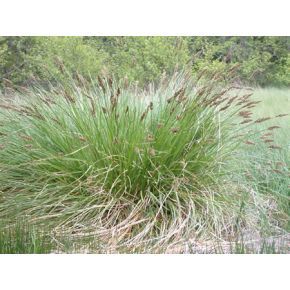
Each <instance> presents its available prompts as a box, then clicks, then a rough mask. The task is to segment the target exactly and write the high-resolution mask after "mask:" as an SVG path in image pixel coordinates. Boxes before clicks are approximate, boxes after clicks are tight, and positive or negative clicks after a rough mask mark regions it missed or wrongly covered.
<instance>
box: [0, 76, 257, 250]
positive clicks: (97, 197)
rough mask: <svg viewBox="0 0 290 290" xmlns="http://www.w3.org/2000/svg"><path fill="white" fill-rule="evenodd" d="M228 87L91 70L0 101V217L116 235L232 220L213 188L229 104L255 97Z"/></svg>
mask: <svg viewBox="0 0 290 290" xmlns="http://www.w3.org/2000/svg"><path fill="white" fill-rule="evenodd" d="M237 90H238V88H236V87H231V86H229V87H220V86H219V85H218V84H217V82H215V81H214V80H212V81H211V82H208V83H206V84H204V83H199V82H198V81H197V80H192V79H190V78H189V77H187V76H185V75H182V74H177V75H175V76H174V77H173V78H172V79H169V80H168V81H164V80H163V81H162V83H161V84H160V86H159V87H157V88H154V87H153V86H149V87H148V88H147V89H146V90H141V89H139V88H138V87H136V86H134V85H128V84H126V86H125V85H123V84H122V81H119V82H116V81H113V80H112V79H110V78H107V79H104V78H101V77H99V78H98V79H96V80H92V82H91V84H89V85H88V84H86V83H80V81H78V82H74V81H70V82H67V83H66V84H64V85H60V86H58V87H51V88H50V89H47V90H46V89H44V88H41V87H38V88H34V89H32V90H30V92H29V93H27V92H26V93H25V94H24V93H23V94H19V95H18V97H17V98H15V99H14V100H12V101H10V102H7V101H1V111H0V114H1V115H0V122H1V129H0V144H1V151H0V160H1V161H0V170H1V176H0V191H1V195H0V216H5V217H7V216H9V217H16V216H18V215H25V216H29V217H30V218H31V219H32V220H33V221H39V222H45V223H48V224H50V225H53V226H54V227H66V228H67V229H68V230H69V231H70V232H71V233H78V232H83V231H90V232H92V233H94V234H96V235H98V236H101V237H103V238H105V239H109V240H110V241H111V242H112V241H115V242H116V243H120V241H122V243H125V244H126V245H132V244H136V243H139V242H142V241H146V242H148V241H149V242H152V241H156V243H157V242H158V243H163V242H167V241H174V240H179V239H181V238H185V237H187V236H188V235H199V234H201V233H202V232H203V231H204V230H205V229H208V230H209V231H216V230H217V229H218V230H219V231H221V232H222V231H226V230H228V228H229V227H230V228H232V225H230V226H229V224H228V221H226V218H227V217H229V219H232V216H233V211H234V210H235V209H236V205H237V203H235V202H234V203H233V202H232V201H233V200H234V197H233V196H231V197H228V196H227V195H224V194H223V193H221V194H219V193H216V192H217V190H213V188H218V186H217V184H222V183H223V178H224V174H225V173H226V171H225V170H224V169H225V167H226V166H225V165H226V163H227V162H228V161H229V160H230V159H231V158H232V155H233V154H232V152H233V150H234V149H235V148H236V147H237V146H238V145H239V143H240V140H239V139H237V138H234V137H235V136H236V135H237V130H238V129H237V128H240V126H238V127H237V128H236V126H235V124H234V123H235V120H236V116H237V114H238V113H239V112H240V111H242V110H250V109H251V108H253V107H254V106H255V105H256V104H257V102H252V101H251V100H250V99H249V97H250V94H246V95H240V94H238V93H237ZM231 92H233V93H231ZM248 115H249V113H247V114H246V115H245V113H243V114H242V115H241V116H243V117H247V116H248ZM237 196H239V193H237ZM233 204H234V205H233ZM231 205H233V206H232V207H231ZM218 213H220V214H221V216H219V214H218ZM207 214H208V216H207ZM219 217H221V219H220V220H219Z"/></svg>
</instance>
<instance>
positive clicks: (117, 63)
mask: <svg viewBox="0 0 290 290" xmlns="http://www.w3.org/2000/svg"><path fill="white" fill-rule="evenodd" d="M289 50H290V42H289V37H230V36H229V37H0V84H1V85H2V86H3V85H5V80H6V79H8V80H10V81H12V83H14V84H16V85H29V84H31V83H33V82H34V81H35V79H36V78H37V79H39V81H41V82H42V83H43V82H44V83H47V82H48V81H55V80H59V79H61V78H62V75H61V74H60V73H59V70H58V69H57V66H58V64H57V62H58V61H57V60H59V59H60V60H61V61H62V62H63V63H64V65H65V67H66V69H67V70H68V71H70V72H71V73H75V72H79V73H81V74H82V75H84V76H85V77H86V78H90V76H92V77H94V76H95V75H97V74H99V73H102V74H105V75H106V74H110V75H114V76H115V77H127V78H128V80H129V81H138V82H139V83H141V84H144V83H147V82H149V81H156V80H157V79H158V77H159V76H160V75H161V74H162V73H164V72H166V73H169V74H170V73H172V72H173V71H174V70H177V69H180V68H184V67H187V68H189V69H190V70H191V71H192V72H193V74H195V73H196V72H197V71H200V70H202V69H204V68H206V69H207V70H211V71H214V72H216V71H218V72H222V73H223V74H224V77H225V78H226V76H227V72H228V70H229V69H231V68H232V66H233V65H236V64H239V69H238V75H237V78H238V79H237V80H238V81H241V82H246V83H248V84H253V85H261V86H265V85H272V86H273V85H274V86H281V85H286V86H287V85H289V84H290V78H289V75H290V71H289V70H290V54H289Z"/></svg>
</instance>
